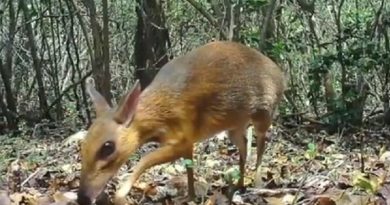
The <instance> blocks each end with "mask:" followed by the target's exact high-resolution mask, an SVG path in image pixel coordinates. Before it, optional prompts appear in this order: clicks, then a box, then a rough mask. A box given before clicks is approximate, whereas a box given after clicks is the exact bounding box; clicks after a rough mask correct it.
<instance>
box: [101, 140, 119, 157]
mask: <svg viewBox="0 0 390 205" xmlns="http://www.w3.org/2000/svg"><path fill="white" fill-rule="evenodd" d="M114 152H115V143H114V142H113V141H107V142H105V143H104V144H103V145H102V147H101V148H100V150H99V151H98V158H99V159H106V158H108V157H109V156H110V155H111V154H113V153H114Z"/></svg>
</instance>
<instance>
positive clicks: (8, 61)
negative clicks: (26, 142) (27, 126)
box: [0, 0, 18, 129]
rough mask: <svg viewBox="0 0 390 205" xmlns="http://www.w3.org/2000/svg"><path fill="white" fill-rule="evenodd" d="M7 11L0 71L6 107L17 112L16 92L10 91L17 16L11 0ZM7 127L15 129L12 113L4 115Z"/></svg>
mask: <svg viewBox="0 0 390 205" xmlns="http://www.w3.org/2000/svg"><path fill="white" fill-rule="evenodd" d="M8 9H9V10H8V12H9V27H8V28H9V33H8V42H7V45H6V49H5V65H3V63H2V62H1V59H0V72H1V77H2V79H3V83H4V88H5V99H6V102H7V109H8V110H9V111H11V112H13V113H17V110H16V105H17V100H16V99H17V98H16V96H15V94H16V93H13V91H12V84H11V82H12V80H11V78H12V74H13V70H12V63H13V46H14V39H15V29H16V22H17V16H16V14H15V8H14V5H13V1H12V0H9V1H8ZM6 118H7V123H8V127H9V128H10V129H17V127H18V119H17V118H16V117H14V116H13V115H6Z"/></svg>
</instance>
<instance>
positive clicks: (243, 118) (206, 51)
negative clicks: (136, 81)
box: [81, 42, 285, 204]
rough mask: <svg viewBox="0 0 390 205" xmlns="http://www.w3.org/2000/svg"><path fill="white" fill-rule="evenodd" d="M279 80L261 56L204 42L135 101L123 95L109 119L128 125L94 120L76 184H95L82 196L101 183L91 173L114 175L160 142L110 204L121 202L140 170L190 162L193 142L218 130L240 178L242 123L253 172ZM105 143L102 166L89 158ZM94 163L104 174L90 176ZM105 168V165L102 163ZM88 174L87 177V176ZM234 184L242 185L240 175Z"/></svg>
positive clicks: (277, 95)
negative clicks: (235, 157) (109, 150)
mask: <svg viewBox="0 0 390 205" xmlns="http://www.w3.org/2000/svg"><path fill="white" fill-rule="evenodd" d="M284 81H285V79H284V74H283V72H282V71H281V70H280V68H279V67H278V66H277V65H276V64H275V63H273V62H272V61H271V60H270V59H269V58H267V57H266V56H264V55H262V54H261V53H260V52H257V51H256V50H254V49H251V48H248V47H246V46H243V45H241V44H238V43H233V42H212V43H208V44H206V45H204V46H201V47H199V48H197V49H194V50H193V51H191V52H189V53H188V54H186V55H184V56H181V57H178V58H176V59H174V60H172V61H170V62H169V63H167V64H166V65H165V66H164V67H163V68H162V69H161V70H160V72H159V73H158V74H157V76H156V77H155V79H154V80H153V82H152V83H151V84H150V86H148V87H147V88H146V89H145V90H144V91H143V92H142V94H141V95H140V96H139V101H138V98H136V97H134V96H136V95H134V94H133V95H132V96H130V94H131V92H130V93H129V96H130V97H128V98H126V99H125V100H123V104H122V105H120V107H119V108H118V109H117V110H116V112H114V113H116V114H114V115H118V113H120V114H121V116H122V115H123V116H127V115H128V116H130V117H131V122H129V124H128V125H127V124H125V125H123V124H120V123H119V124H118V123H117V124H115V123H111V122H105V121H104V120H108V121H110V120H111V121H112V120H113V118H112V116H113V115H112V114H105V115H104V114H101V117H100V118H99V119H97V120H96V122H95V125H92V127H91V128H90V130H89V133H88V137H87V138H86V142H85V144H84V146H83V148H82V149H83V151H82V159H83V170H82V178H83V177H84V178H89V179H90V180H98V181H101V182H99V183H98V184H99V185H96V186H95V185H94V186H92V187H94V189H95V191H92V192H93V194H89V197H90V198H94V197H95V195H96V192H99V190H100V189H101V186H103V185H104V184H105V183H106V182H107V180H108V179H109V177H102V178H99V173H110V174H109V175H110V176H112V175H114V174H115V173H116V172H117V170H118V168H119V167H120V166H121V165H122V164H123V163H124V162H125V161H126V159H127V158H128V156H129V155H130V154H132V153H133V152H134V151H135V149H137V148H138V147H139V146H141V145H142V144H144V143H146V142H149V141H151V140H153V141H158V142H160V143H161V148H160V149H158V150H156V151H155V152H152V153H150V154H148V155H146V156H145V157H143V158H142V159H141V160H140V162H139V163H138V164H137V166H136V167H135V168H134V170H133V175H132V176H131V177H130V179H129V181H128V182H127V183H128V184H127V185H126V184H125V185H123V188H121V189H120V190H119V191H118V194H117V196H116V202H117V204H122V203H124V200H123V198H124V196H125V195H126V194H127V193H128V191H129V190H130V188H131V186H132V185H133V184H134V183H135V181H136V180H137V179H138V177H139V176H140V175H141V174H142V173H143V172H144V171H145V170H146V169H148V168H150V167H151V166H154V165H157V164H161V163H165V162H169V161H173V160H176V159H178V158H180V157H184V158H188V159H192V150H193V144H194V143H195V142H199V141H201V140H203V139H205V138H208V137H211V136H213V135H215V134H217V133H219V132H221V131H224V130H227V131H229V138H230V139H231V141H232V142H233V143H234V144H235V145H236V146H237V147H238V148H239V151H240V156H241V157H240V170H241V172H242V174H244V171H245V158H246V144H245V142H246V140H245V137H244V132H245V128H246V126H247V124H248V123H249V122H252V123H253V125H254V126H255V129H256V133H257V137H258V141H257V143H258V150H257V151H258V159H257V165H258V166H259V165H260V161H261V157H262V153H263V151H264V146H265V132H266V131H267V129H268V128H269V126H270V125H271V119H272V115H273V112H274V110H275V109H276V107H277V105H278V103H279V102H280V100H281V98H282V95H283V92H284V89H285V87H284V85H285V84H284V83H285V82H284ZM90 93H93V92H90ZM95 98H97V97H95ZM97 99H99V98H97ZM135 99H136V100H135ZM135 102H136V104H137V106H136V108H135V111H134V110H132V109H127V110H130V111H126V112H125V113H123V112H124V111H123V110H126V109H122V108H123V107H124V106H127V104H128V103H133V104H134V103H135ZM98 104H99V103H95V106H98ZM97 110H99V109H98V108H97ZM100 110H104V109H100ZM111 112H112V111H111ZM111 112H108V113H111ZM127 112H129V113H127ZM129 119H130V118H129ZM117 121H118V120H117ZM110 125H112V126H110ZM110 130H111V131H110ZM107 132H111V133H107ZM109 139H110V140H113V141H115V142H116V145H117V150H116V151H115V153H114V154H113V155H112V156H110V157H109V159H108V160H99V159H95V158H94V156H96V152H97V151H98V149H99V148H100V147H101V145H102V144H103V143H104V142H105V141H107V140H109ZM99 163H101V164H102V165H101V166H100V167H105V169H104V170H100V171H97V170H99V166H98V164H99ZM108 163H109V166H107V165H106V166H105V165H104V164H108ZM187 171H188V173H189V174H188V177H189V182H188V183H189V195H190V197H193V196H194V190H193V176H192V173H193V170H192V168H189V169H187ZM92 173H94V174H92ZM90 175H93V176H94V177H88V176H90ZM92 178H93V179H92ZM82 181H83V180H82ZM239 186H243V177H242V178H241V179H240V182H239ZM82 187H83V188H82V189H81V190H82V191H81V192H82V193H85V192H88V190H89V188H88V187H89V185H88V183H87V182H85V184H82ZM96 187H98V188H96ZM96 190H98V191H96ZM87 195H88V194H87Z"/></svg>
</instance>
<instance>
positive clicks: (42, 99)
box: [19, 0, 50, 118]
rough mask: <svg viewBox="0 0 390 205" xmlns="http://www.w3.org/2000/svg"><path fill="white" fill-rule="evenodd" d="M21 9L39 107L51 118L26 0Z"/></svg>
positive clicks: (21, 1)
mask: <svg viewBox="0 0 390 205" xmlns="http://www.w3.org/2000/svg"><path fill="white" fill-rule="evenodd" d="M19 4H20V7H21V8H22V10H23V16H24V21H25V22H24V23H25V26H26V31H27V37H28V44H29V47H30V52H31V57H32V60H33V68H34V70H35V73H36V80H37V84H38V98H39V107H40V113H41V114H44V113H46V116H41V117H45V118H50V116H49V114H48V113H47V112H46V110H48V104H47V99H46V93H45V86H44V83H43V72H42V69H41V66H40V61H39V59H38V55H37V47H36V44H35V40H34V32H33V29H32V26H31V21H30V19H31V16H30V15H29V11H28V8H27V5H26V2H25V0H20V1H19Z"/></svg>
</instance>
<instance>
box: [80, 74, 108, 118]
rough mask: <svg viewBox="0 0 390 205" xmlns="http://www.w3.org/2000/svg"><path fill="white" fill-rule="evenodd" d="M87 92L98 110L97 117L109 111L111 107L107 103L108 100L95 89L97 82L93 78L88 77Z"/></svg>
mask: <svg viewBox="0 0 390 205" xmlns="http://www.w3.org/2000/svg"><path fill="white" fill-rule="evenodd" d="M85 87H86V90H87V92H88V94H89V96H90V97H91V99H92V102H93V105H94V107H95V110H96V116H99V115H101V114H102V113H104V112H106V111H107V110H109V109H110V108H111V107H110V105H109V104H108V103H107V101H106V99H104V97H103V96H102V95H101V94H100V93H99V92H98V91H97V90H96V89H95V81H94V80H93V78H91V77H88V78H87V79H86V82H85Z"/></svg>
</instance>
